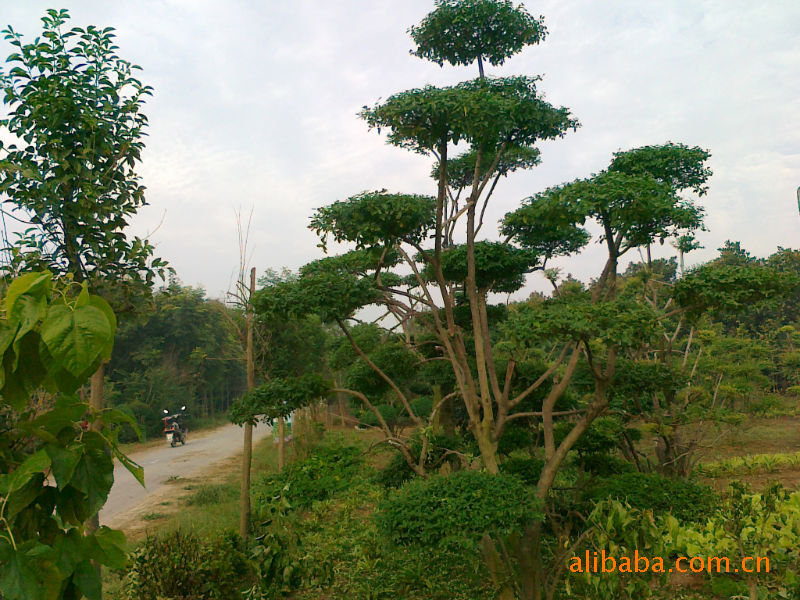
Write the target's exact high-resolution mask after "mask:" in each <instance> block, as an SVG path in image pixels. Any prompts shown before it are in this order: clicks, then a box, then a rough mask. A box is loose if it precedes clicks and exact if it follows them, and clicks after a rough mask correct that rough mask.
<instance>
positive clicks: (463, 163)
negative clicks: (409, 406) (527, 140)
mask: <svg viewBox="0 0 800 600" xmlns="http://www.w3.org/2000/svg"><path fill="white" fill-rule="evenodd" d="M497 151H498V149H497V148H495V149H494V151H493V152H490V153H489V155H490V156H494V155H496V154H497ZM540 155H541V153H540V152H539V149H538V148H533V147H530V146H509V147H506V149H505V151H504V152H503V153H502V154H501V156H500V160H499V161H498V162H497V166H496V167H495V169H494V171H493V172H490V168H491V164H490V163H488V161H486V160H485V159H484V160H483V161H482V162H481V164H480V165H479V171H478V172H479V173H480V176H481V179H483V178H485V177H486V176H487V175H494V176H495V177H506V176H507V175H508V174H509V173H513V172H514V171H518V170H520V169H532V168H533V167H535V166H536V165H538V164H539V163H540V162H541V159H540ZM477 163H478V152H477V151H476V150H475V149H474V148H472V149H470V150H467V151H466V152H464V153H463V154H460V155H459V156H456V157H455V158H451V159H449V160H448V161H447V183H448V185H450V186H451V187H452V188H453V189H456V190H463V189H465V188H467V187H469V186H471V185H472V181H473V179H474V177H475V166H476V164H477ZM431 177H432V178H433V179H434V180H435V181H438V180H439V163H438V162H437V163H436V165H434V167H433V169H432V170H431Z"/></svg>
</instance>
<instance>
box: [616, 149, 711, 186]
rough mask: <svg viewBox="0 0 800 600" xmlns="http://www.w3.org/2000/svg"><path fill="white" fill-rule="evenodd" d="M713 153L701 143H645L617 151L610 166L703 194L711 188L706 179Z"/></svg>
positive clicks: (618, 171) (617, 170)
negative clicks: (692, 144) (644, 144)
mask: <svg viewBox="0 0 800 600" xmlns="http://www.w3.org/2000/svg"><path fill="white" fill-rule="evenodd" d="M709 158H711V153H710V152H709V151H708V150H704V149H703V148H700V147H699V146H694V147H692V148H690V147H689V146H686V145H685V144H675V143H673V142H667V143H666V144H662V145H660V146H642V147H640V148H635V149H633V150H627V151H625V152H615V153H614V158H613V160H612V161H611V164H610V165H609V167H608V170H609V171H610V172H613V173H625V174H626V175H634V176H635V175H646V176H650V177H653V178H654V179H655V180H656V181H658V182H660V183H664V184H667V185H669V186H670V187H671V188H672V189H675V190H679V191H681V190H686V189H690V190H692V191H693V192H694V193H695V194H697V195H699V196H702V195H704V194H705V193H706V192H707V191H708V186H707V185H706V182H707V181H708V179H709V177H711V174H712V173H711V169H710V168H709V167H708V166H706V161H708V159H709Z"/></svg>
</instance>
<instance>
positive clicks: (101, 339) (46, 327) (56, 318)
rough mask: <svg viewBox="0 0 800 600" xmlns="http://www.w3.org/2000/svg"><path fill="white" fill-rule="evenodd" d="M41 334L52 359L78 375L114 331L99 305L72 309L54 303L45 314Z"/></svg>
mask: <svg viewBox="0 0 800 600" xmlns="http://www.w3.org/2000/svg"><path fill="white" fill-rule="evenodd" d="M41 336H42V340H43V341H44V343H45V345H46V346H47V349H48V350H49V352H50V354H52V356H53V358H54V359H56V360H57V361H59V362H60V363H61V364H62V365H63V367H64V368H65V369H66V370H67V371H69V372H70V373H72V374H73V375H79V374H81V373H83V372H85V371H86V369H88V368H89V367H90V366H91V365H92V364H93V363H94V362H95V360H96V359H97V358H98V356H100V354H101V353H102V352H104V350H105V349H106V347H107V346H108V344H109V343H110V341H111V339H112V337H113V333H112V330H111V326H110V323H109V322H108V319H107V318H106V316H105V315H104V314H103V312H102V311H101V310H100V309H99V308H96V307H94V306H91V305H87V306H81V307H78V308H76V309H75V310H72V309H71V308H70V307H68V306H64V305H56V306H53V307H51V308H50V310H49V311H48V313H47V317H46V318H45V320H44V323H43V324H42V329H41Z"/></svg>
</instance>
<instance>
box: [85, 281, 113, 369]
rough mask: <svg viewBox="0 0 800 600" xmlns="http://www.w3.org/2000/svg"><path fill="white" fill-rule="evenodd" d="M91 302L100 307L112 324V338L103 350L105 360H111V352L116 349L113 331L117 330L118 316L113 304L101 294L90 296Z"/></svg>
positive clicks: (92, 304)
mask: <svg viewBox="0 0 800 600" xmlns="http://www.w3.org/2000/svg"><path fill="white" fill-rule="evenodd" d="M89 304H90V305H91V306H94V307H95V308H97V309H100V310H101V311H102V312H103V314H104V315H105V316H106V319H108V323H109V325H110V326H111V332H112V335H111V339H110V341H109V343H108V345H107V346H106V348H105V349H104V351H103V358H104V359H105V360H111V352H112V351H113V350H114V335H113V332H115V331H116V330H117V316H116V315H115V314H114V311H113V310H112V308H111V305H110V304H109V303H108V302H106V301H105V300H104V299H103V298H101V297H100V296H90V297H89Z"/></svg>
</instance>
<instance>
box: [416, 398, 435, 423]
mask: <svg viewBox="0 0 800 600" xmlns="http://www.w3.org/2000/svg"><path fill="white" fill-rule="evenodd" d="M411 409H412V410H413V411H414V414H416V415H417V416H418V417H421V418H423V419H427V418H428V417H430V416H431V412H432V411H433V398H431V397H429V396H420V397H419V398H414V399H413V400H412V401H411Z"/></svg>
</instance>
